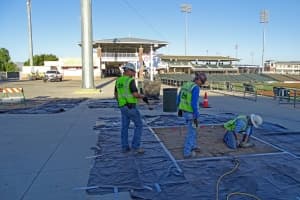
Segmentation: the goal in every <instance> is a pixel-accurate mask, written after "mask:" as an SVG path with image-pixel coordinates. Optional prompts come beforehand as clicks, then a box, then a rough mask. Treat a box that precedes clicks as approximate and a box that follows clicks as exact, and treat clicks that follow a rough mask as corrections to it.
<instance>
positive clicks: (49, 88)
mask: <svg viewBox="0 0 300 200" xmlns="http://www.w3.org/2000/svg"><path fill="white" fill-rule="evenodd" d="M113 80H114V79H111V78H106V79H101V80H95V89H82V81H81V80H63V81H62V82H46V83H45V82H43V81H42V80H16V81H5V82H0V88H23V92H24V96H25V101H24V102H23V103H5V104H3V103H2V104H0V110H2V111H3V110H4V111H5V110H11V109H18V108H31V107H36V106H39V105H41V104H45V103H48V102H51V101H57V100H58V99H59V100H69V99H83V98H104V95H103V93H101V92H100V90H101V84H105V83H106V82H110V81H113ZM105 95H106V96H107V95H108V96H112V92H106V93H105Z"/></svg>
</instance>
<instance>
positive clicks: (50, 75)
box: [43, 70, 63, 82]
mask: <svg viewBox="0 0 300 200" xmlns="http://www.w3.org/2000/svg"><path fill="white" fill-rule="evenodd" d="M62 79H63V76H62V74H61V73H60V72H59V71H57V70H49V71H46V73H45V76H44V79H43V80H44V82H47V81H62Z"/></svg>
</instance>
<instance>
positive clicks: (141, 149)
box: [133, 148, 145, 155]
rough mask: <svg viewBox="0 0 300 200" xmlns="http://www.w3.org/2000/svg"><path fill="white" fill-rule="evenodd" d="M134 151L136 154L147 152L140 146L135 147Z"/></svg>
mask: <svg viewBox="0 0 300 200" xmlns="http://www.w3.org/2000/svg"><path fill="white" fill-rule="evenodd" d="M133 152H134V154H136V155H143V154H144V153H145V150H144V149H143V148H138V149H134V150H133Z"/></svg>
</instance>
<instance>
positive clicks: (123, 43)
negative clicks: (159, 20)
mask: <svg viewBox="0 0 300 200" xmlns="http://www.w3.org/2000/svg"><path fill="white" fill-rule="evenodd" d="M166 45H168V42H165V41H159V40H148V39H141V38H132V37H126V38H113V39H104V40H95V41H94V42H93V48H98V47H101V50H102V52H118V53H136V52H138V51H139V48H140V47H143V52H144V53H150V49H151V46H152V48H153V50H154V51H156V50H157V49H159V48H161V47H164V46H166Z"/></svg>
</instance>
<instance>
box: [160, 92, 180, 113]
mask: <svg viewBox="0 0 300 200" xmlns="http://www.w3.org/2000/svg"><path fill="white" fill-rule="evenodd" d="M176 100H177V88H164V89H163V112H177V106H176Z"/></svg>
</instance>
